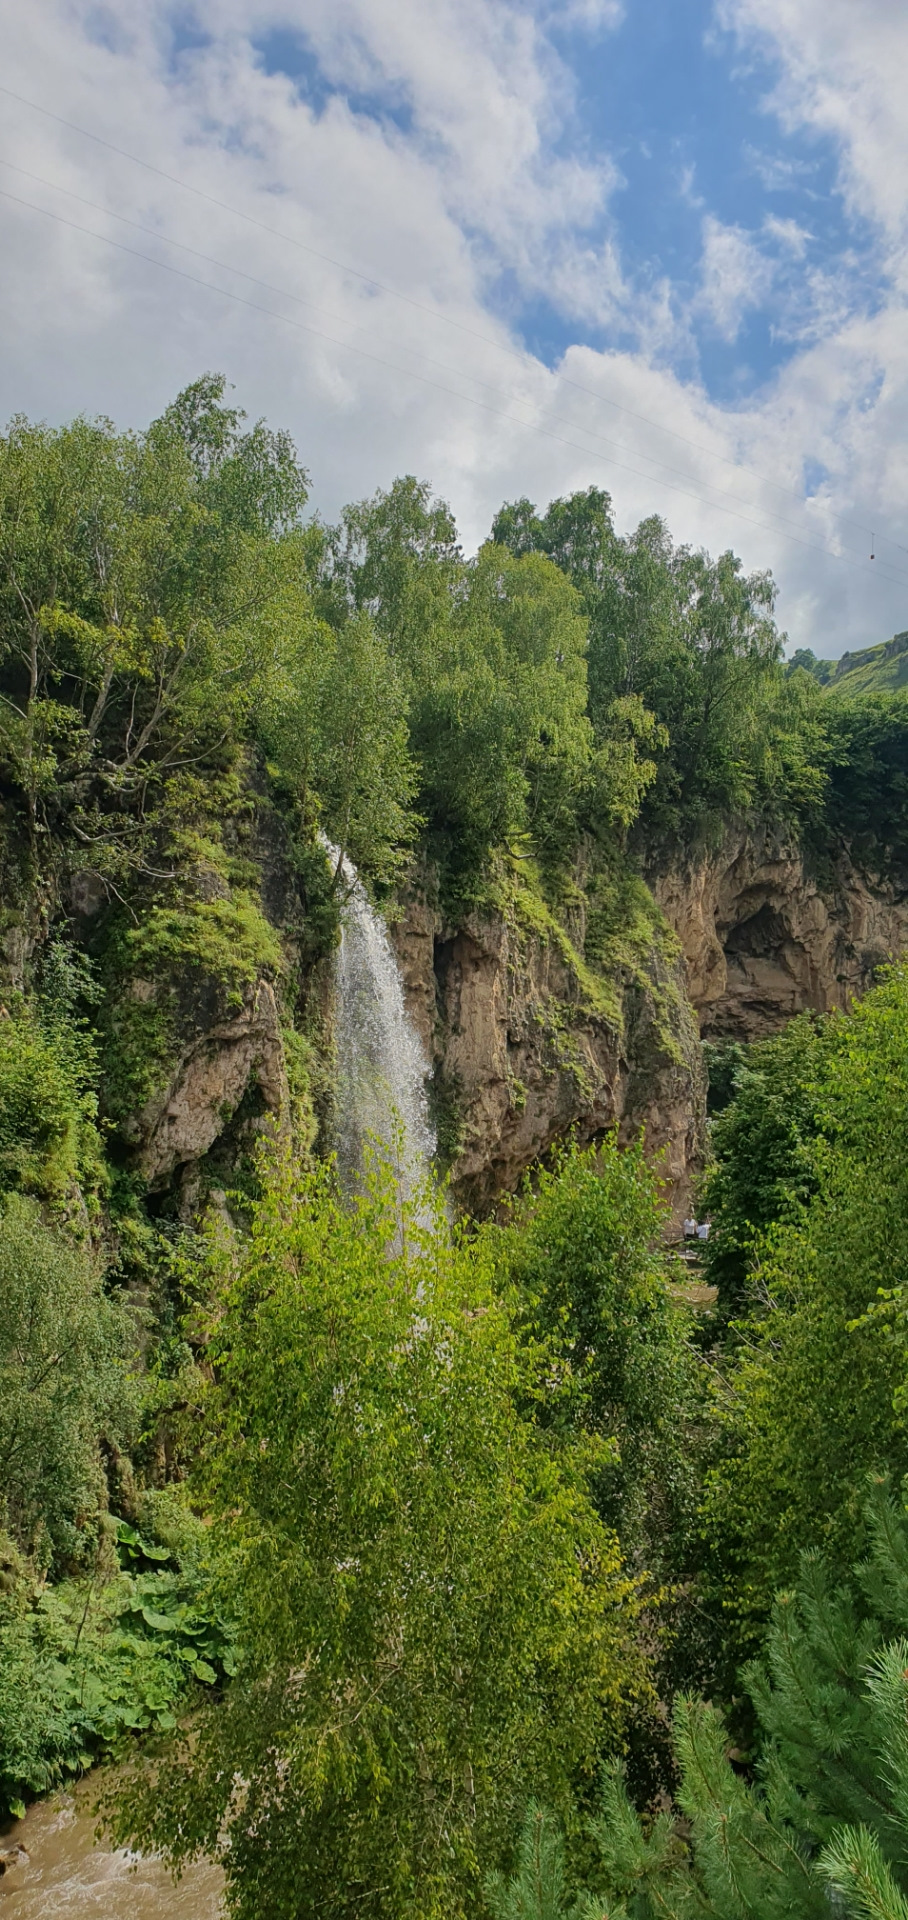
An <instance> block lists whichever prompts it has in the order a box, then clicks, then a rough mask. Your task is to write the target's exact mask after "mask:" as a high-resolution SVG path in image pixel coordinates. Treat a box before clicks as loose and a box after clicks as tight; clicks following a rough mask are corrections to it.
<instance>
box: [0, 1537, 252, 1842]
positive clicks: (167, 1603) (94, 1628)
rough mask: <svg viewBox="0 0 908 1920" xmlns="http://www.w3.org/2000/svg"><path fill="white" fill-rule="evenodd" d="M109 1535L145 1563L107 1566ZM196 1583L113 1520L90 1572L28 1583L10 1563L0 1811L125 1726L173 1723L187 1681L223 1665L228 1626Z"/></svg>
mask: <svg viewBox="0 0 908 1920" xmlns="http://www.w3.org/2000/svg"><path fill="white" fill-rule="evenodd" d="M112 1537H113V1538H115V1539H116V1542H117V1545H118V1547H119V1550H120V1552H121V1555H122V1556H123V1557H124V1558H125V1559H127V1561H129V1560H132V1561H134V1562H135V1561H138V1562H145V1563H146V1570H145V1571H128V1570H125V1571H123V1572H114V1571H113V1568H112V1567H111V1565H110V1564H109V1562H110V1541H111V1538H112ZM105 1542H106V1547H105ZM149 1561H150V1562H151V1565H150V1566H149V1564H148V1563H149ZM162 1562H163V1563H164V1564H160V1563H162ZM155 1563H158V1564H155ZM113 1564H114V1567H115V1565H116V1562H115V1561H114V1563H113ZM200 1595H201V1587H200V1581H199V1576H198V1574H193V1573H192V1571H191V1570H184V1569H181V1568H180V1567H179V1566H175V1565H174V1564H173V1556H172V1554H171V1553H170V1551H169V1550H168V1549H166V1548H165V1549H161V1548H160V1547H156V1546H155V1545H154V1543H153V1542H149V1541H147V1540H145V1539H143V1538H142V1537H141V1536H140V1535H139V1534H137V1533H136V1531H135V1529H134V1528H131V1527H129V1526H127V1525H126V1524H125V1523H123V1522H121V1523H119V1525H118V1526H115V1528H114V1532H113V1535H111V1533H108V1534H107V1535H106V1536H102V1542H101V1546H100V1549H99V1554H98V1565H97V1567H96V1570H95V1573H94V1575H93V1576H92V1577H89V1578H83V1579H80V1580H64V1581H62V1582H61V1583H60V1584H59V1585H57V1586H56V1587H43V1586H35V1585H34V1584H33V1583H31V1582H29V1580H28V1577H27V1572H26V1570H25V1569H23V1568H22V1567H21V1564H20V1568H19V1578H18V1579H17V1580H16V1581H15V1582H14V1583H12V1585H11V1587H8V1588H7V1591H6V1592H5V1593H3V1594H0V1813H2V1812H4V1811H7V1810H10V1811H18V1808H17V1806H16V1803H17V1802H19V1801H21V1798H22V1796H23V1795H24V1794H26V1793H28V1794H33V1793H44V1792H46V1791H47V1790H48V1789H49V1788H50V1787H52V1786H55V1785H57V1784H59V1782H60V1781H61V1780H62V1779H64V1778H65V1777H66V1776H67V1775H68V1774H74V1773H79V1772H81V1771H82V1770H83V1769H84V1768H85V1767H87V1766H90V1765H91V1764H92V1762H93V1761H94V1760H95V1759H97V1758H98V1756H99V1755H100V1754H111V1753H114V1754H117V1753H121V1752H122V1751H123V1750H124V1741H125V1739H126V1737H127V1736H128V1735H130V1734H134V1733H142V1732H145V1733H154V1732H158V1733H164V1732H167V1731H170V1730H172V1729H173V1728H174V1727H175V1726H176V1717H175V1715H176V1712H177V1711H181V1710H183V1709H185V1708H188V1707H189V1706H190V1705H191V1704H192V1700H193V1698H194V1697H197V1696H196V1695H195V1689H197V1688H205V1689H206V1690H207V1689H209V1688H211V1687H213V1686H214V1685H215V1684H216V1683H218V1681H220V1680H223V1678H224V1677H225V1675H226V1674H229V1673H231V1672H232V1671H233V1669H234V1664H235V1656H234V1652H233V1640H232V1632H231V1629H230V1628H229V1627H228V1626H226V1625H225V1623H224V1622H223V1621H222V1620H221V1619H220V1618H218V1617H216V1616H214V1615H212V1614H211V1613H208V1612H206V1611H205V1610H204V1603H202V1604H201V1605H200Z"/></svg>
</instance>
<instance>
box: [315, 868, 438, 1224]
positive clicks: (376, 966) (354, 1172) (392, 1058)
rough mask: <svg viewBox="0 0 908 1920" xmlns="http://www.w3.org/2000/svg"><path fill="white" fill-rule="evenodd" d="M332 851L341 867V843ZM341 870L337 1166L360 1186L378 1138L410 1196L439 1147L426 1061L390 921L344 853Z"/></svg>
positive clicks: (348, 1180) (350, 1184)
mask: <svg viewBox="0 0 908 1920" xmlns="http://www.w3.org/2000/svg"><path fill="white" fill-rule="evenodd" d="M326 851H327V852H328V854H329V856H330V858H331V859H332V860H333V862H334V864H335V866H336V865H337V861H338V858H339V855H338V851H337V848H336V847H331V846H328V847H327V848H326ZM341 874H342V878H343V881H344V886H345V889H346V898H345V901H344V906H343V909H342V913H341V941H340V947H339V948H338V952H337V956H336V961H335V990H336V1014H335V1020H336V1032H337V1158H338V1165H339V1168H340V1172H341V1177H342V1179H343V1181H344V1183H345V1185H346V1186H348V1187H350V1188H355V1187H356V1185H357V1184H358V1180H359V1178H360V1176H361V1174H362V1169H363V1162H364V1151H365V1146H366V1142H367V1140H368V1139H369V1138H372V1139H374V1140H375V1141H376V1142H377V1143H378V1144H379V1146H380V1147H382V1148H384V1150H385V1151H386V1152H387V1154H388V1157H389V1158H390V1159H391V1160H392V1161H393V1162H394V1164H395V1165H396V1166H397V1169H398V1179H399V1183H400V1189H401V1193H402V1195H403V1196H404V1197H406V1196H408V1195H409V1194H411V1193H412V1192H413V1191H414V1189H415V1188H418V1187H419V1186H420V1185H421V1184H422V1183H423V1182H424V1181H425V1180H426V1178H427V1176H428V1174H429V1171H430V1166H431V1160H432V1155H433V1153H434V1151H435V1137H434V1134H433V1131H432V1126H431V1123H430V1120H429V1111H428V1105H427V1101H426V1076H427V1074H428V1071H429V1068H428V1062H427V1061H426V1059H425V1056H424V1054H423V1050H422V1047H421V1045H420V1041H419V1036H418V1034H417V1033H416V1030H415V1028H414V1027H413V1025H412V1022H411V1021H410V1019H409V1018H408V1015H407V1010H406V1007H405V1005H404V994H403V986H402V983H401V977H400V972H399V970H398V966H397V961H396V960H395V957H394V954H393V952H392V950H391V943H390V941H389V939H388V933H387V929H386V927H385V924H384V921H383V920H382V919H381V917H380V915H379V914H377V913H376V912H375V910H374V908H373V907H372V906H370V904H369V900H368V898H367V896H366V892H365V889H364V887H363V886H362V883H361V881H360V880H359V878H358V876H357V873H356V869H355V868H354V867H353V865H352V864H351V862H350V861H349V860H347V859H346V858H345V859H344V860H343V862H342V866H341Z"/></svg>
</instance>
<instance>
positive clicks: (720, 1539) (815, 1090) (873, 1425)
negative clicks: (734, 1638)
mask: <svg viewBox="0 0 908 1920" xmlns="http://www.w3.org/2000/svg"><path fill="white" fill-rule="evenodd" d="M763 1057H764V1060H765V1071H764V1069H762V1068H761V1069H760V1070H759V1072H758V1074H757V1075H756V1076H755V1078H754V1079H753V1080H752V1081H749V1080H748V1078H747V1077H746V1078H745V1083H744V1085H743V1086H742V1090H741V1093H740V1094H739V1096H738V1100H736V1101H735V1102H734V1103H733V1105H732V1106H731V1107H729V1108H727V1109H726V1112H725V1113H724V1114H723V1115H722V1116H720V1120H719V1121H717V1123H716V1125H717V1129H718V1128H719V1126H720V1125H721V1126H722V1127H723V1128H724V1129H726V1132H725V1137H726V1138H727V1139H729V1141H730V1142H733V1143H734V1152H733V1154H731V1155H730V1158H729V1161H728V1162H727V1163H725V1165H724V1167H720V1170H719V1175H718V1176H717V1178H719V1179H721V1181H722V1182H723V1186H724V1191H725V1192H726V1194H727V1195H728V1196H729V1202H728V1205H729V1213H730V1215H731V1218H732V1220H733V1221H734V1220H735V1219H736V1218H739V1217H740V1213H739V1211H738V1209H740V1195H741V1194H746V1193H747V1192H748V1190H750V1191H753V1190H756V1192H757V1197H758V1200H760V1202H761V1204H764V1205H765V1204H767V1202H768V1204H769V1206H771V1207H774V1208H775V1209H776V1211H777V1212H778V1213H779V1217H778V1218H777V1219H776V1220H775V1222H774V1223H771V1224H770V1225H769V1226H768V1227H767V1228H766V1230H765V1232H764V1233H763V1235H762V1237H761V1238H759V1239H757V1240H756V1241H755V1242H751V1251H750V1259H751V1262H752V1265H753V1275H752V1280H751V1282H750V1283H749V1284H750V1295H749V1301H750V1305H749V1313H748V1317H747V1320H746V1323H745V1324H744V1326H743V1327H742V1328H741V1329H740V1333H739V1344H738V1346H737V1347H736V1348H735V1350H734V1351H733V1352H732V1355H731V1357H730V1359H729V1360H728V1361H727V1362H726V1366H725V1368H724V1369H723V1372H722V1374H720V1375H719V1376H718V1377H717V1381H716V1395H715V1412H716V1419H717V1423H718V1432H719V1438H718V1444H717V1450H716V1454H715V1456H714V1464H713V1465H712V1467H711V1468H710V1471H709V1473H708V1475H707V1481H706V1490H705V1495H704V1506H703V1524H704V1528H705V1532H706V1535H707V1540H708V1547H709V1580H710V1583H711V1589H712V1594H713V1598H714V1600H715V1602H716V1604H717V1605H718V1606H719V1608H720V1617H721V1618H722V1619H723V1620H724V1622H725V1631H728V1630H729V1629H731V1628H732V1626H733V1623H734V1622H737V1623H738V1625H739V1628H740V1632H741V1635H742V1640H741V1643H740V1644H741V1645H742V1646H744V1645H746V1644H747V1642H748V1640H750V1643H751V1644H752V1643H753V1639H754V1636H755V1635H759V1633H760V1632H761V1631H762V1626H763V1623H764V1621H765V1619H766V1616H767V1614H768V1611H769V1607H770V1604H771V1601H772V1596H773V1594H774V1592H775V1591H776V1590H777V1589H778V1587H779V1586H780V1585H781V1584H783V1583H785V1582H786V1581H788V1580H790V1579H792V1578H793V1576H794V1573H795V1571H796V1568H797V1564H798V1555H799V1553H800V1551H801V1549H802V1547H803V1546H804V1544H805V1543H806V1542H813V1543H814V1544H816V1545H819V1546H823V1547H824V1549H825V1550H826V1552H827V1553H829V1554H830V1556H832V1557H833V1559H834V1560H835V1561H836V1562H837V1564H838V1565H839V1566H841V1567H843V1568H844V1567H847V1565H848V1563H849V1558H850V1554H851V1546H852V1533H853V1527H854V1524H855V1519H856V1515H857V1512H858V1509H859V1504H860V1495H859V1492H858V1491H857V1489H859V1488H860V1485H861V1482H862V1479H863V1476H864V1474H865V1473H866V1472H867V1471H868V1470H869V1469H870V1468H872V1467H874V1466H876V1465H878V1464H886V1465H889V1466H890V1467H891V1468H892V1469H893V1471H895V1472H897V1473H902V1472H904V1471H905V1470H906V1469H908V1450H906V1442H905V1429H904V1420H903V1413H902V1406H903V1400H904V1381H905V1344H904V1339H903V1333H902V1329H903V1324H904V1322H903V1310H904V1309H903V1302H904V1299H905V1297H906V1293H905V1289H906V1286H908V1188H906V1168H905V1156H904V1148H903V1142H904V1139H905V1137H906V1133H908V973H906V972H905V970H903V969H899V970H896V971H894V972H893V974H892V975H891V977H890V979H889V980H888V981H887V982H885V983H884V984H883V985H881V986H879V987H876V988H874V989H873V991H872V992H871V993H869V994H868V995H867V997H866V999H865V1000H863V1001H862V1002H861V1003H860V1004H859V1005H857V1006H855V1008H854V1009H853V1011H852V1012H851V1013H850V1014H848V1015H844V1014H835V1015H830V1016H829V1017H828V1018H827V1019H826V1020H825V1021H824V1022H821V1023H820V1025H819V1027H818V1028H817V1029H814V1028H813V1026H812V1025H811V1023H810V1022H807V1021H802V1022H798V1023H795V1025H794V1026H792V1027H790V1028H789V1029H788V1031H787V1033H786V1034H785V1035H784V1036H783V1037H782V1039H781V1040H780V1041H776V1042H774V1043H773V1051H772V1052H771V1053H770V1052H769V1051H768V1050H767V1054H766V1055H764V1056H763ZM761 1076H762V1077H761ZM741 1103H743V1108H742V1113H743V1118H742V1121H741V1125H740V1129H739V1127H738V1122H737V1121H736V1118H735V1113H736V1108H738V1107H739V1104H741ZM805 1113H807V1114H809V1116H810V1125H809V1127H807V1126H805V1124H804V1121H803V1115H804V1114H805ZM811 1132H812V1134H813V1138H812V1140H811V1139H810V1138H809V1135H810V1133H811ZM767 1210H768V1209H767ZM741 1211H743V1209H741ZM720 1218H721V1216H720ZM721 1248H722V1240H721V1237H720V1236H718V1235H717V1252H718V1253H720V1254H721Z"/></svg>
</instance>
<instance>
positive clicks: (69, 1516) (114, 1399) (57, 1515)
mask: <svg viewBox="0 0 908 1920" xmlns="http://www.w3.org/2000/svg"><path fill="white" fill-rule="evenodd" d="M136 1336H137V1326H136V1321H135V1318H134V1316H133V1314H132V1313H131V1312H130V1311H129V1309H128V1308H127V1306H126V1305H125V1304H124V1303H122V1302H121V1301H120V1300H118V1299H117V1298H116V1297H114V1296H109V1295H107V1294H105V1293H104V1291H103V1288H102V1286H101V1282H100V1280H99V1278H98V1276H97V1273H96V1272H95V1271H94V1270H93V1267H92V1264H91V1261H90V1259H89V1256H88V1255H87V1254H86V1253H85V1252H84V1251H82V1250H81V1249H80V1248H79V1247H78V1246H76V1245H74V1244H73V1242H72V1241H71V1240H68V1239H66V1238H65V1237H64V1236H63V1234H62V1233H59V1232H55V1231H53V1230H52V1229H51V1228H49V1227H47V1226H45V1225H44V1224H43V1222H42V1220H41V1217H40V1214H39V1212H38V1209H37V1206H36V1205H35V1203H34V1202H33V1201H28V1200H26V1199H24V1198H21V1197H20V1196H18V1195H10V1196H9V1198H8V1199H7V1202H6V1207H5V1211H4V1213H3V1215H2V1217H0V1490H2V1491H0V1499H2V1508H3V1517H4V1519H5V1524H6V1525H7V1527H9V1528H10V1530H11V1531H12V1532H13V1534H14V1535H15V1537H16V1539H17V1540H18V1542H19V1543H20V1545H21V1546H22V1547H23V1548H25V1549H26V1550H28V1551H32V1550H35V1551H37V1552H39V1553H40V1555H41V1556H42V1558H44V1559H49V1558H50V1556H51V1554H54V1555H55V1556H56V1557H57V1558H58V1560H60V1559H62V1560H63V1561H66V1560H69V1559H75V1560H78V1559H79V1558H80V1557H82V1556H83V1555H84V1553H85V1552H86V1551H87V1550H89V1548H90V1545H91V1533H90V1530H89V1532H88V1533H87V1534H86V1532H85V1523H86V1522H87V1521H89V1520H90V1519H91V1517H92V1516H93V1515H94V1513H95V1511H96V1509H97V1507H98V1505H99V1502H100V1498H101V1488H102V1485H103V1473H102V1464H101V1456H100V1446H99V1442H100V1438H101V1436H102V1435H106V1436H107V1437H108V1438H109V1440H111V1441H119V1442H121V1443H122V1442H124V1440H125V1439H126V1438H127V1437H128V1434H129V1430H130V1427H131V1426H132V1423H133V1420H134V1417H135V1402H136V1395H135V1390H134V1388H133V1387H131V1385H130V1379H129V1375H128V1373H127V1371H126V1362H127V1361H128V1359H129V1358H130V1357H131V1356H132V1353H133V1351H134V1348H135V1345H136Z"/></svg>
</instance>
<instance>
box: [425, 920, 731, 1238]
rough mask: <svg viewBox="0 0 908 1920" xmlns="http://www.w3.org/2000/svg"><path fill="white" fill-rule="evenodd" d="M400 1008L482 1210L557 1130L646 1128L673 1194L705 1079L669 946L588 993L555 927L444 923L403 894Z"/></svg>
mask: <svg viewBox="0 0 908 1920" xmlns="http://www.w3.org/2000/svg"><path fill="white" fill-rule="evenodd" d="M394 938H395V945H396V949H397V953H398V957H399V962H400V966H401V971H402V974H403V980H404V988H405V993H406V996H407V1001H408V1005H409V1008H410V1012H411V1017H412V1018H413V1020H414V1022H415V1024H416V1026H417V1028H418V1030H419V1033H420V1037H421V1039H422V1043H423V1047H424V1050H425V1054H426V1058H427V1059H428V1060H430V1061H431V1062H432V1066H433V1090H434V1092H435V1096H436V1099H435V1105H436V1116H437V1122H438V1126H439V1143H440V1147H441V1149H442V1152H443V1154H444V1156H445V1157H446V1158H447V1159H448V1161H449V1163H450V1170H451V1180H452V1186H453V1189H454V1193H455V1196H456V1198H457V1199H458V1200H459V1201H460V1202H461V1203H462V1204H464V1205H465V1206H467V1207H469V1208H470V1209H471V1210H473V1211H477V1212H483V1211H485V1210H487V1208H488V1207H489V1205H490V1204H491V1202H492V1201H493V1200H494V1198H495V1195H496V1194H498V1193H500V1192H502V1191H505V1192H507V1191H512V1190H513V1189H514V1188H515V1187H516V1186H517V1184H518V1182H519V1180H520V1179H521V1177H522V1175H523V1174H524V1172H525V1171H526V1169H527V1168H528V1167H529V1166H531V1165H532V1163H533V1162H534V1161H535V1160H537V1159H538V1158H539V1157H540V1155H542V1154H545V1153H546V1152H547V1150H548V1149H549V1148H550V1147H551V1146H552V1145H553V1144H554V1143H555V1142H556V1141H558V1140H560V1139H563V1138H565V1137H566V1136H568V1135H570V1134H572V1135H573V1136H574V1137H575V1138H576V1139H577V1140H579V1141H580V1142H582V1143H586V1142H588V1141H590V1140H592V1139H594V1138H595V1137H596V1136H597V1135H598V1134H601V1133H603V1132H604V1131H605V1130H606V1129H607V1128H609V1127H611V1126H613V1125H615V1124H617V1125H618V1126H619V1128H620V1130H621V1133H622V1135H623V1136H624V1137H625V1138H629V1137H630V1136H631V1135H633V1134H635V1133H636V1132H637V1131H638V1130H639V1129H640V1128H641V1127H643V1128H645V1131H646V1138H647V1144H648V1147H649V1148H650V1150H651V1151H652V1152H654V1153H655V1152H661V1153H663V1155H664V1161H663V1164H664V1170H665V1174H666V1177H667V1179H668V1180H669V1182H670V1184H671V1187H672V1189H673V1190H674V1191H675V1192H676V1193H677V1195H678V1196H679V1202H680V1197H681V1196H682V1195H683V1194H685V1193H686V1192H687V1190H688V1188H689V1184H690V1180H691V1177H692V1175H693V1174H694V1173H695V1172H696V1170H697V1168H698V1166H699V1161H700V1155H701V1152H702V1144H703V1124H704V1115H705V1078H704V1073H703V1063H702V1055H701V1052H700V1046H699V1037H698V1034H697V1027H696V1021H695V1019H694V1017H693V1015H692V1012H691V1009H690V1006H689V1004H688V1001H687V997H686V994H685V992H684V986H683V978H682V967H681V961H680V955H678V954H677V953H676V952H675V951H674V947H673V943H668V950H667V951H666V950H665V943H662V946H661V949H660V946H659V945H656V944H654V946H653V949H652V950H651V953H650V955H649V956H648V967H647V969H646V971H644V972H640V973H638V975H637V977H636V978H633V979H628V978H624V979H621V980H619V981H617V982H613V983H610V984H611V985H612V986H613V987H614V988H615V998H614V1004H613V1005H611V1006H608V1007H606V1006H605V1005H604V1004H603V1003H602V1001H601V1000H598V999H597V996H596V994H595V991H594V990H592V983H591V981H590V979H589V976H588V975H587V973H586V970H585V969H584V968H583V967H582V966H581V965H579V964H578V963H577V961H576V958H575V956H574V955H573V954H572V952H571V950H570V948H569V946H568V943H567V942H566V941H560V940H559V939H558V938H557V936H556V935H555V933H554V932H551V931H546V930H540V929H534V928H527V927H525V926H522V925H521V924H520V921H519V917H518V916H516V915H514V914H511V913H508V912H502V913H500V914H494V915H485V916H483V915H469V916H468V917H467V918H466V919H465V920H464V921H463V922H462V923H461V924H460V925H457V926H452V925H450V924H447V923H446V922H445V920H444V917H443V916H442V915H441V914H440V913H439V912H438V910H437V909H434V908H433V907H432V906H431V905H429V904H428V903H427V901H426V899H425V898H424V897H419V896H417V897H415V898H413V899H412V900H411V901H410V902H409V904H408V907H407V911H406V913H405V915H404V918H403V920H402V921H401V922H400V923H399V925H398V927H397V928H396V929H395V935H394Z"/></svg>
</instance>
